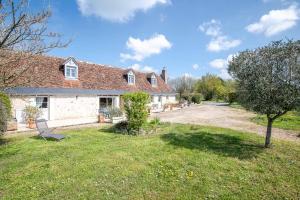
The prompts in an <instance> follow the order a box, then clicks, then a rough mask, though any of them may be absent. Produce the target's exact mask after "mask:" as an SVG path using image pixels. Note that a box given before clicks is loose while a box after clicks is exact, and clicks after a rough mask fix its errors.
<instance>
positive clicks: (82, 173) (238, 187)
mask: <svg viewBox="0 0 300 200" xmlns="http://www.w3.org/2000/svg"><path fill="white" fill-rule="evenodd" d="M62 133H63V134H65V135H66V136H68V137H67V138H66V139H64V140H63V141H61V142H55V141H44V140H41V139H37V138H36V137H30V136H18V137H11V138H3V139H2V140H1V145H0V199H299V197H300V188H299V185H300V173H299V171H300V144H299V143H296V142H285V141H276V140H274V141H273V142H274V146H273V148H270V149H264V148H263V147H262V144H263V142H264V141H263V138H262V137H259V136H257V135H255V134H248V133H241V132H237V131H233V130H229V129H222V128H213V127H202V126H195V125H178V124H177V125H176V124H173V125H168V124H165V125H163V126H162V127H160V129H159V133H160V134H156V135H148V136H137V137H134V136H127V135H119V134H113V133H110V132H109V130H105V129H102V130H99V129H97V128H85V129H80V130H68V131H62Z"/></svg>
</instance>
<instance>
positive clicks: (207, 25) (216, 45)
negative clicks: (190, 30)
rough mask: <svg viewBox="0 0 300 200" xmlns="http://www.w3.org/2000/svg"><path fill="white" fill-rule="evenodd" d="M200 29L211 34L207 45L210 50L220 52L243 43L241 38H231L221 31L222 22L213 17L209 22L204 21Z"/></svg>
mask: <svg viewBox="0 0 300 200" xmlns="http://www.w3.org/2000/svg"><path fill="white" fill-rule="evenodd" d="M198 29H199V30H200V31H202V32H204V33H205V34H206V35H208V36H211V40H210V42H209V43H208V45H207V50H208V51H214V52H218V51H222V50H228V49H231V48H234V47H237V46H239V45H240V44H241V40H237V39H235V40H234V39H230V38H229V37H228V36H226V35H225V34H223V33H222V31H221V22H220V21H217V20H215V19H212V20H210V21H209V22H204V23H203V24H202V25H200V26H199V28H198Z"/></svg>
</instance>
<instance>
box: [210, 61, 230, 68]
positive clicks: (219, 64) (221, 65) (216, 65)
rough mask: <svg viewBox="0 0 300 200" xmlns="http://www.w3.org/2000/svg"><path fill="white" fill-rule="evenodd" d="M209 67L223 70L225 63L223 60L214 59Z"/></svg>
mask: <svg viewBox="0 0 300 200" xmlns="http://www.w3.org/2000/svg"><path fill="white" fill-rule="evenodd" d="M209 65H210V66H212V67H213V68H216V69H223V68H225V67H226V66H227V61H226V60H225V59H215V60H213V61H211V62H210V63H209Z"/></svg>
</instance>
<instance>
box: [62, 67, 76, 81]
mask: <svg viewBox="0 0 300 200" xmlns="http://www.w3.org/2000/svg"><path fill="white" fill-rule="evenodd" d="M65 76H66V78H69V79H77V67H76V66H69V65H66V66H65Z"/></svg>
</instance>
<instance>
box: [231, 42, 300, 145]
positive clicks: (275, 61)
mask: <svg viewBox="0 0 300 200" xmlns="http://www.w3.org/2000/svg"><path fill="white" fill-rule="evenodd" d="M228 71H229V73H230V74H231V76H232V77H233V78H235V79H236V80H237V93H238V98H239V102H240V103H241V105H242V106H244V107H245V108H247V109H250V110H253V111H255V112H258V113H261V114H265V115H266V117H267V119H268V127H267V132H266V140H265V147H269V146H270V140H271V132H272V123H273V121H274V120H275V119H277V118H278V117H280V116H281V115H284V114H285V113H286V112H288V111H290V110H293V109H295V108H296V107H297V105H299V101H300V41H299V40H298V41H291V40H288V41H282V40H281V41H275V42H271V43H270V44H268V45H267V46H264V47H261V48H257V49H254V50H246V51H243V52H240V53H239V55H237V56H236V57H234V58H233V60H232V61H231V62H230V63H229V69H228Z"/></svg>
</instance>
